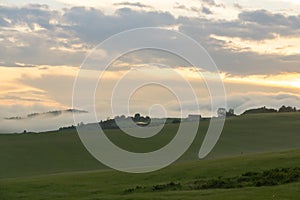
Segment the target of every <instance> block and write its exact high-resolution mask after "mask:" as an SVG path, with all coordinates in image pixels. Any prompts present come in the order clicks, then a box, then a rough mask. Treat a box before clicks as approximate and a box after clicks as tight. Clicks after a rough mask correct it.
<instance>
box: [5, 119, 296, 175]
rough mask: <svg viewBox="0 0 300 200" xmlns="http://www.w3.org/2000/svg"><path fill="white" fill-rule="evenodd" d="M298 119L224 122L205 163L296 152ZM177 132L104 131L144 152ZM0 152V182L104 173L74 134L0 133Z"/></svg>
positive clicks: (192, 153)
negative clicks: (148, 135)
mask: <svg viewBox="0 0 300 200" xmlns="http://www.w3.org/2000/svg"><path fill="white" fill-rule="evenodd" d="M299 120H300V113H277V114H253V115H244V116H238V117H232V118H228V119H226V123H225V127H224V130H223V133H222V135H221V138H220V140H219V142H218V143H217V145H216V146H215V148H214V149H213V151H212V152H211V154H210V155H209V156H208V157H207V158H206V159H215V158H223V157H232V156H238V155H247V154H255V153H261V152H276V151H283V150H288V149H297V148H300V143H299V141H300V126H299ZM208 124H209V121H208V120H206V121H202V122H201V123H200V128H199V130H198V135H197V137H196V139H195V141H194V143H193V144H192V146H191V147H190V148H189V149H188V151H187V152H186V153H185V154H184V155H183V156H182V157H181V158H180V159H179V160H178V162H179V163H180V162H187V161H193V160H198V157H197V155H198V151H199V148H200V146H201V144H202V140H203V137H204V135H205V133H206V130H207V127H208ZM177 128H178V124H169V125H167V126H165V128H164V129H163V130H162V131H161V132H160V133H159V134H157V135H155V136H153V137H151V138H148V139H138V138H132V137H130V136H128V135H125V134H123V133H122V132H121V131H120V130H118V129H114V130H106V134H107V136H108V137H109V138H110V139H111V140H112V141H113V142H114V143H116V144H117V145H119V146H120V147H122V148H124V149H128V150H130V151H135V152H147V151H151V150H155V149H158V148H160V147H162V146H164V145H165V144H167V143H168V142H169V141H170V140H171V139H172V138H173V137H174V134H175V133H176V131H177ZM0 148H1V151H0V158H1V165H0V178H9V177H21V176H32V175H45V174H53V173H62V172H74V171H89V170H99V169H107V167H105V166H104V165H102V164H100V163H99V162H98V161H96V160H95V159H94V158H93V157H92V156H91V155H90V154H89V153H88V152H87V151H86V149H85V148H84V146H83V145H82V144H81V141H80V139H79V138H78V136H77V134H76V132H75V130H63V131H55V132H48V133H40V134H33V133H32V134H10V135H8V134H7V135H0Z"/></svg>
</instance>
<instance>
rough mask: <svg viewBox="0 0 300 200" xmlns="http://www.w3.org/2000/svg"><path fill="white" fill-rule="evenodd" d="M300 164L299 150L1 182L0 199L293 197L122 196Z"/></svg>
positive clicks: (223, 193) (299, 187)
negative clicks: (143, 169)
mask: <svg viewBox="0 0 300 200" xmlns="http://www.w3.org/2000/svg"><path fill="white" fill-rule="evenodd" d="M294 166H300V150H294V151H287V152H277V153H266V154H257V155H248V156H245V155H243V156H239V157H235V158H226V159H216V160H215V159H212V160H199V161H193V162H186V163H178V164H175V165H172V166H169V167H168V168H166V169H163V170H160V171H156V172H153V173H148V174H126V173H120V172H116V171H111V170H107V171H103V170H102V171H95V172H81V173H66V174H56V175H45V176H39V177H31V178H28V177H27V178H15V179H2V180H0V199H1V200H6V199H7V200H10V199H31V200H35V199H45V200H46V199H208V200H210V199H222V200H226V199H241V200H242V199H243V200H246V199H249V200H250V199H263V200H265V199H298V198H299V195H300V183H299V182H298V183H291V184H285V185H280V186H272V187H252V188H240V189H213V190H193V191H165V192H136V193H132V194H126V193H124V190H125V189H128V188H132V187H135V186H137V185H141V186H149V187H151V186H153V185H156V184H161V183H168V182H170V181H174V182H178V181H180V182H190V181H193V180H196V179H199V178H201V179H205V178H211V177H218V176H223V177H228V176H235V175H240V174H242V173H245V172H248V171H260V170H265V169H272V168H276V167H294Z"/></svg>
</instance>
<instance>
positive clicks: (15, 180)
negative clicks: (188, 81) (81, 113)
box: [0, 113, 300, 200]
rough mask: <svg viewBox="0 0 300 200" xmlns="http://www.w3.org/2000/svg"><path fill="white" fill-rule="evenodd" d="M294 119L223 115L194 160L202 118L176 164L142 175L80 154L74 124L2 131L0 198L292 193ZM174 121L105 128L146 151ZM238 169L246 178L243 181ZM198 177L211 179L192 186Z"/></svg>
mask: <svg viewBox="0 0 300 200" xmlns="http://www.w3.org/2000/svg"><path fill="white" fill-rule="evenodd" d="M299 122H300V113H277V114H253V115H244V116H238V117H231V118H228V119H226V123H225V127H224V130H223V132H222V135H221V138H220V140H219V142H218V143H217V145H216V146H215V148H214V149H213V151H212V152H211V153H210V154H209V156H208V157H207V158H205V159H203V160H199V159H198V158H197V154H198V151H199V148H200V146H201V143H202V140H203V137H204V135H205V131H206V129H207V127H208V123H209V121H207V120H206V121H202V122H201V123H200V128H199V131H198V135H197V137H196V139H195V141H194V143H193V144H192V146H191V147H190V148H189V149H188V151H187V152H186V153H185V154H184V155H183V156H182V157H181V158H180V159H179V160H178V161H177V162H176V163H174V164H172V165H171V166H169V167H167V168H165V169H162V170H159V171H156V172H152V173H146V174H128V173H122V172H117V171H114V170H111V169H109V168H107V167H106V166H104V165H103V164H101V163H99V162H98V161H96V160H95V159H94V158H93V157H92V156H91V155H90V154H89V153H88V152H87V150H86V149H85V148H84V147H83V145H82V144H81V141H80V139H79V137H78V136H77V134H76V132H75V130H62V131H52V132H47V133H38V134H37V133H30V134H2V135H0V158H1V165H0V199H1V200H2V199H298V197H299V195H300V187H299V186H300V180H299V179H298V178H299V177H298V171H297V170H298V169H296V168H297V167H300V142H299V141H300V126H299V124H300V123H299ZM177 127H178V124H170V125H167V126H166V127H165V128H164V129H163V130H162V131H161V133H159V134H158V135H156V136H154V137H152V138H149V139H146V140H145V139H137V138H135V139H133V138H131V137H129V136H126V135H124V134H122V133H121V132H120V131H119V130H118V129H114V130H107V131H106V134H107V136H108V137H109V138H110V139H111V140H112V141H113V142H114V143H116V144H118V145H119V146H120V147H122V148H124V149H128V150H131V151H136V152H147V151H149V150H153V149H157V148H160V147H162V146H163V145H164V144H166V143H167V142H168V141H170V140H171V139H172V137H173V136H174V133H176V130H177ZM274 172H276V173H275V175H274V174H273V173H274ZM277 172H286V173H280V174H279V173H277ZM290 172H293V173H290ZM245 174H246V175H247V174H248V175H249V174H250V175H251V176H252V175H253V177H250V178H249V177H248V178H249V179H247V180H246V182H243V180H244V181H245ZM264 174H265V175H264ZM270 174H271V175H270ZM263 175H264V176H263ZM279 175H280V176H279ZM299 176H300V174H299ZM270 177H271V178H270ZM246 178H247V177H246ZM285 178H286V180H287V181H285V182H284V181H278V182H277V180H283V179H285ZM265 179H274V180H275V179H276V181H275V182H274V184H268V182H264V181H265ZM236 180H238V181H236ZM240 181H241V183H242V184H240ZM247 181H249V184H248V182H247ZM258 182H259V183H261V184H258ZM199 183H201V184H202V183H213V184H210V185H209V187H207V188H205V187H204V186H203V185H201V187H195V186H199ZM237 183H238V184H237ZM246 183H247V184H246ZM196 184H198V185H196Z"/></svg>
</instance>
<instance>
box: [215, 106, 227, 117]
mask: <svg viewBox="0 0 300 200" xmlns="http://www.w3.org/2000/svg"><path fill="white" fill-rule="evenodd" d="M217 113H218V117H226V109H225V108H218V111H217Z"/></svg>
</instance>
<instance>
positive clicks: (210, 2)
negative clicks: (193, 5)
mask: <svg viewBox="0 0 300 200" xmlns="http://www.w3.org/2000/svg"><path fill="white" fill-rule="evenodd" d="M201 2H202V3H203V4H205V5H207V6H212V7H223V8H225V5H224V4H217V3H216V2H215V1H214V0H201Z"/></svg>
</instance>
